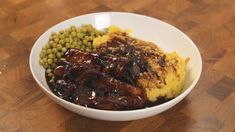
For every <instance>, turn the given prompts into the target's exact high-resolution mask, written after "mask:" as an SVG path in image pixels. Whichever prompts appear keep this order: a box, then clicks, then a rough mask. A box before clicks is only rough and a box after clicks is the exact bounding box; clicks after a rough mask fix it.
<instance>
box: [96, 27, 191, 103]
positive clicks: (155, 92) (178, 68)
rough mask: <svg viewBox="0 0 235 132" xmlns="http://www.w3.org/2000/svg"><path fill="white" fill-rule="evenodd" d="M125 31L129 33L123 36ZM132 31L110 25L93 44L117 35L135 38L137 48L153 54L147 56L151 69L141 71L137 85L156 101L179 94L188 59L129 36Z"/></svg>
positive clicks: (151, 99)
mask: <svg viewBox="0 0 235 132" xmlns="http://www.w3.org/2000/svg"><path fill="white" fill-rule="evenodd" d="M123 32H125V33H126V34H127V35H126V36H122V33H123ZM130 32H131V31H130V30H125V31H123V30H120V28H119V27H116V26H110V27H109V28H108V29H107V33H106V34H105V35H103V36H100V37H97V38H95V39H94V40H93V46H94V48H97V47H99V46H100V45H102V44H104V43H105V42H106V41H107V40H109V39H110V38H112V37H113V36H117V35H118V37H121V38H124V39H132V40H133V39H134V41H133V42H134V45H135V46H136V47H137V48H139V49H142V50H143V51H144V52H146V53H151V54H153V55H152V56H145V59H146V60H147V62H148V65H149V66H150V67H151V70H148V71H147V72H144V73H141V75H140V76H139V77H138V80H137V85H138V86H139V87H141V88H143V89H145V91H146V95H147V98H148V100H149V101H152V102H154V101H157V100H158V99H159V98H160V97H161V98H165V99H171V98H174V97H176V96H178V95H179V94H180V93H181V91H182V88H183V86H184V80H185V67H186V63H187V60H188V59H186V60H185V59H183V58H182V57H180V56H179V55H178V54H177V53H176V52H173V53H165V52H164V51H162V50H161V49H160V48H159V47H158V46H156V45H155V44H153V43H151V42H146V41H142V40H139V39H135V38H131V37H129V36H128V34H129V33H130ZM163 59H164V60H163ZM160 60H162V61H164V62H165V63H164V66H161V64H159V63H158V62H159V61H160ZM151 71H154V72H155V73H156V74H153V72H151Z"/></svg>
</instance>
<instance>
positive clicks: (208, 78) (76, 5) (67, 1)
mask: <svg viewBox="0 0 235 132" xmlns="http://www.w3.org/2000/svg"><path fill="white" fill-rule="evenodd" d="M101 11H125V12H135V13H139V14H144V15H148V16H151V17H154V18H158V19H160V20H163V21H165V22H168V23H170V24H172V25H174V26H176V27H178V28H179V29H181V30H182V31H183V32H185V33H186V34H187V35H188V36H189V37H190V38H191V39H192V40H193V41H194V42H195V43H196V45H197V46H198V48H199V50H200V52H201V54H202V59H203V72H202V76H201V78H200V80H199V83H198V84H197V86H196V87H195V89H194V90H193V91H192V92H191V93H190V95H189V96H187V98H185V99H184V100H183V101H182V102H181V103H179V104H177V105H176V106H175V107H173V108H171V109H170V110H168V111H166V112H164V113H162V114H160V115H156V116H153V117H150V118H146V119H142V120H136V121H130V122H107V121H99V120H94V119H89V118H86V117H83V116H80V115H77V114H75V113H72V112H70V111H68V110H66V109H64V108H62V107H61V106H59V105H57V104H56V103H55V102H53V101H52V100H51V99H49V98H48V97H47V96H46V95H45V94H44V93H43V92H42V90H41V89H40V87H39V86H38V85H37V84H36V82H35V81H34V79H33V77H32V75H31V73H30V70H29V65H28V63H29V62H28V61H29V54H30V49H31V48H32V46H33V44H34V42H35V41H36V40H37V38H38V37H39V36H40V35H41V34H42V33H43V32H45V31H46V30H47V29H48V28H50V27H51V26H53V25H55V24H57V23H58V22H61V21H63V20H66V19H68V18H71V17H75V16H78V15H82V14H86V13H91V12H101ZM234 59H235V1H234V0H128V1H126V0H116V1H114V0H113V1H112V0H86V1H82V0H0V131H1V132H2V131H19V132H20V131H55V132H60V131H67V132H73V131H82V132H90V131H96V132H99V131H106V132H112V131H121V132H130V131H133V132H138V131H143V132H145V131H146V132H149V131H150V132H151V131H161V132H165V131H167V132H168V131H179V132H183V131H196V132H197V131H198V132H204V131H208V132H216V131H223V132H232V131H234V130H235V60H234Z"/></svg>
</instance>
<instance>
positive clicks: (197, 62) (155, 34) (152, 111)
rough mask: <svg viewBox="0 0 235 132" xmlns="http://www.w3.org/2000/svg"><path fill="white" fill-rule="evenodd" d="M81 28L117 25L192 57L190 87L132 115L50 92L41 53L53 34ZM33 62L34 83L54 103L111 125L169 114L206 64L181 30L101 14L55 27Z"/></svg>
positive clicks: (137, 18) (33, 54)
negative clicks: (70, 28) (73, 100)
mask: <svg viewBox="0 0 235 132" xmlns="http://www.w3.org/2000/svg"><path fill="white" fill-rule="evenodd" d="M81 24H92V25H93V26H94V27H96V28H98V29H103V28H106V27H108V26H109V25H116V26H119V27H121V28H122V29H131V30H132V31H133V33H132V34H131V35H132V36H134V37H137V38H140V39H142V40H145V41H152V42H154V43H156V44H157V45H158V46H159V47H161V48H162V49H163V50H165V51H169V52H171V51H176V52H177V53H178V54H179V55H181V56H183V57H185V58H186V57H190V61H189V63H188V64H187V68H186V70H187V71H186V85H185V88H184V91H183V92H182V93H181V94H180V95H179V96H177V97H176V98H174V99H172V100H170V101H168V102H166V103H163V104H161V105H157V106H154V107H150V108H144V109H139V110H129V111H108V110H98V109H93V108H86V107H83V106H79V105H76V104H73V103H70V102H68V101H65V100H63V99H61V98H59V97H57V96H56V95H54V94H53V93H52V92H51V91H50V89H49V87H48V85H47V83H46V79H45V71H44V69H43V67H41V66H40V65H39V63H38V61H39V53H40V50H41V48H42V47H43V45H44V44H45V43H47V42H48V40H49V36H50V34H51V33H52V32H58V31H59V30H62V29H66V28H68V27H70V26H72V25H75V26H80V25H81ZM29 59H30V60H29V63H30V70H31V72H32V74H33V77H34V79H35V80H36V82H37V83H38V84H39V85H40V86H41V88H42V90H43V91H44V92H45V93H46V94H47V95H48V96H49V97H50V98H51V99H52V100H54V101H55V102H56V103H58V104H60V105H61V106H63V107H65V108H66V109H68V110H71V111H73V112H75V113H78V114H80V115H83V116H86V117H90V118H94V119H100V120H108V121H128V120H136V119H141V118H145V117H149V116H153V115H156V114H159V113H161V112H163V111H166V110H167V109H169V108H171V107H173V106H174V105H176V104H177V103H179V102H180V101H181V100H182V99H183V98H185V96H186V95H188V94H189V92H190V91H191V90H192V89H193V88H194V86H195V85H196V83H197V82H198V80H199V77H200V75H201V70H202V60H201V56H200V53H199V50H198V48H197V47H196V46H195V44H194V43H193V42H192V40H191V39H190V38H189V37H188V36H187V35H185V34H184V33H183V32H181V31H180V30H179V29H177V28H175V27H173V26H171V25H169V24H167V23H165V22H163V21H160V20H157V19H154V18H151V17H147V16H143V15H138V14H132V13H121V12H101V13H92V14H87V15H82V16H78V17H74V18H71V19H68V20H66V21H63V22H61V23H59V24H57V25H55V26H53V27H52V28H50V29H49V30H47V31H46V32H45V33H43V34H42V35H41V36H40V37H39V39H38V40H37V41H36V43H35V44H34V46H33V48H32V50H31V53H30V58H29Z"/></svg>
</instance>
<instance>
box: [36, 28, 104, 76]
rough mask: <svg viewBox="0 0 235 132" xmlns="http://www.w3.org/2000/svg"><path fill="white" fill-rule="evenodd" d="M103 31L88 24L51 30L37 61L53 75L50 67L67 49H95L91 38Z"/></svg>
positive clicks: (53, 65)
mask: <svg viewBox="0 0 235 132" xmlns="http://www.w3.org/2000/svg"><path fill="white" fill-rule="evenodd" d="M104 33H105V32H103V31H99V30H97V29H95V28H94V27H92V25H90V24H89V25H88V24H87V25H82V26H81V27H75V26H71V27H70V28H68V29H66V30H61V31H60V32H59V33H55V32H53V33H52V34H51V36H50V39H49V42H48V43H47V44H45V46H44V47H43V48H42V50H41V52H40V60H39V63H40V65H42V66H43V67H44V68H45V69H46V72H47V74H48V76H53V74H52V71H53V70H52V69H54V68H55V67H56V62H57V61H58V60H64V58H63V55H64V53H65V52H66V51H67V50H68V49H71V48H79V49H81V50H83V51H87V52H90V51H93V50H95V49H94V48H93V46H92V41H93V39H94V38H95V37H98V36H102V35H103V34H104Z"/></svg>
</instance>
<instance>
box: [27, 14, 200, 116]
mask: <svg viewBox="0 0 235 132" xmlns="http://www.w3.org/2000/svg"><path fill="white" fill-rule="evenodd" d="M101 14H109V15H112V14H113V15H115V14H116V15H117V14H118V15H131V16H135V17H142V18H145V19H148V20H151V21H157V22H159V23H161V24H164V25H166V26H169V27H170V28H172V29H174V30H176V31H177V32H179V33H180V34H181V35H183V36H184V37H185V38H186V39H187V40H188V41H189V42H190V43H191V44H192V46H193V48H194V50H195V51H196V52H197V53H196V54H197V55H198V56H199V58H198V59H199V60H200V61H199V62H198V66H199V73H198V74H197V75H196V78H195V79H194V80H193V82H192V83H191V85H189V86H188V87H187V88H186V89H185V90H184V91H183V92H182V93H181V94H180V95H178V96H177V97H175V98H174V99H172V100H170V101H167V102H165V103H163V104H159V105H156V106H152V107H146V108H142V109H135V110H121V111H116V110H101V109H95V108H88V107H84V106H81V105H77V104H74V103H71V102H69V101H66V100H64V99H61V98H59V97H58V96H56V95H55V94H54V93H53V92H52V91H50V90H49V89H47V88H45V87H44V86H43V84H42V83H41V82H40V81H39V80H38V79H37V76H36V74H35V73H34V71H33V67H32V60H33V51H35V50H37V49H36V48H35V47H36V44H37V43H38V42H39V40H40V39H41V38H42V37H43V36H44V35H45V34H46V33H47V32H49V31H50V30H52V29H53V28H54V27H56V26H57V25H59V24H61V23H64V22H67V21H71V20H72V19H75V18H76V19H78V18H79V17H86V16H92V15H101ZM29 66H30V71H31V73H32V75H33V78H34V80H35V81H36V82H37V84H38V85H39V86H40V88H41V89H42V90H43V91H44V92H45V93H46V94H49V95H50V96H51V98H55V99H57V100H58V101H60V102H61V103H64V104H66V105H70V106H72V107H73V108H74V107H76V108H79V109H82V110H86V111H87V110H88V111H93V112H99V113H106V114H107V113H109V114H123V113H125V114H126V113H130V114H131V113H140V112H146V111H151V110H152V109H157V108H159V109H160V108H161V107H162V108H164V107H166V106H168V105H170V104H174V102H175V101H177V100H178V101H180V100H182V99H183V98H184V96H186V95H187V94H188V93H189V92H190V91H191V90H192V89H193V88H194V87H195V85H196V84H197V82H198V80H199V78H200V76H201V72H202V58H201V54H200V52H199V49H198V48H197V46H196V45H195V44H194V42H193V41H192V40H191V39H190V38H189V37H188V36H187V35H186V34H185V33H183V32H182V31H181V30H180V29H178V28H176V27H175V26H173V25H171V24H168V23H166V22H164V21H162V20H159V19H156V18H153V17H150V16H146V15H141V14H137V13H129V12H96V13H88V14H83V15H79V16H75V17H72V18H69V19H66V20H64V21H61V22H59V23H57V24H55V25H54V26H52V27H50V28H49V29H47V30H46V31H45V32H44V33H43V34H41V35H40V37H39V38H38V39H37V40H36V42H35V43H34V45H33V47H32V48H31V51H30V56H29ZM53 101H55V100H53ZM55 102H56V103H57V104H59V103H58V102H57V101H55ZM175 104H176V103H175Z"/></svg>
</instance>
